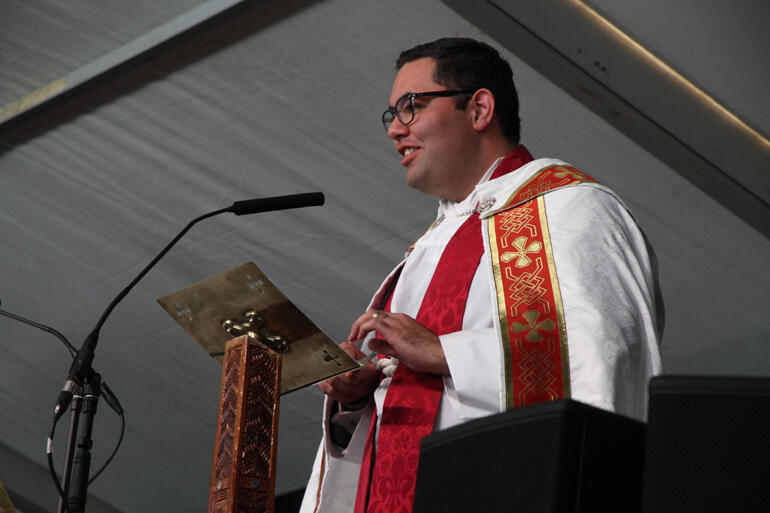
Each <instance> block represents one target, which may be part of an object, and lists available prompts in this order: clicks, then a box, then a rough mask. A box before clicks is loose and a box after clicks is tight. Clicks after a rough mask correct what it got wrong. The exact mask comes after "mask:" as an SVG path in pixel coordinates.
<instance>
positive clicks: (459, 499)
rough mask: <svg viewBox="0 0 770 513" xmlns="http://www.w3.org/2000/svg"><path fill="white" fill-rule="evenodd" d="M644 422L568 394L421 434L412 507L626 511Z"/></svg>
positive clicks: (636, 487)
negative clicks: (422, 435) (547, 401)
mask: <svg viewBox="0 0 770 513" xmlns="http://www.w3.org/2000/svg"><path fill="white" fill-rule="evenodd" d="M643 444H644V424H643V423H641V422H639V421H636V420H634V419H631V418H628V417H624V416H621V415H617V414H614V413H610V412H607V411H604V410H600V409H598V408H594V407H592V406H588V405H586V404H582V403H579V402H577V401H572V400H562V401H556V402H552V403H543V404H536V405H533V406H528V407H526V408H519V409H516V410H512V411H510V412H506V413H502V414H499V415H493V416H491V417H486V418H482V419H478V420H475V421H472V422H468V423H466V424H462V425H459V426H455V427H453V428H450V429H446V430H444V431H439V432H436V433H433V434H431V435H429V436H426V437H425V438H424V439H423V441H422V443H421V444H420V462H419V466H418V469H417V487H416V490H415V499H414V513H429V512H430V513H433V512H436V513H453V512H458V513H459V512H462V513H477V512H479V513H495V512H507V511H510V512H515V513H551V512H553V513H557V512H558V513H562V512H569V513H583V512H585V513H587V512H605V511H606V512H612V513H625V512H628V513H633V512H637V513H638V511H639V505H640V500H641V476H642V455H643V453H644V447H643Z"/></svg>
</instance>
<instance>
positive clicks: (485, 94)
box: [468, 88, 495, 132]
mask: <svg viewBox="0 0 770 513" xmlns="http://www.w3.org/2000/svg"><path fill="white" fill-rule="evenodd" d="M468 109H469V114H470V116H471V121H472V122H473V129H474V130H476V131H477V132H482V131H484V130H486V128H487V127H488V126H489V125H490V124H491V123H492V119H493V118H494V116H495V95H493V94H492V91H490V90H489V89H484V88H482V89H479V90H478V91H476V92H475V93H473V96H472V97H471V99H470V101H469V102H468Z"/></svg>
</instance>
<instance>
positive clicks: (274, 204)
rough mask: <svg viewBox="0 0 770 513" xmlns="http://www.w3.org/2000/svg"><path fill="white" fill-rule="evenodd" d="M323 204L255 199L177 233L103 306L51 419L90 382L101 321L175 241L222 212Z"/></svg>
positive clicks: (305, 198)
mask: <svg viewBox="0 0 770 513" xmlns="http://www.w3.org/2000/svg"><path fill="white" fill-rule="evenodd" d="M323 203H324V195H323V193H322V192H308V193H304V194H289V195H287V196H272V197H269V198H257V199H250V200H243V201H236V202H235V203H233V204H232V205H231V206H229V207H227V208H222V209H219V210H215V211H213V212H209V213H208V214H203V215H202V216H199V217H197V218H195V219H193V220H192V221H190V222H189V223H188V224H187V226H185V227H184V228H183V229H182V231H181V232H179V233H178V234H177V236H176V237H174V238H173V239H172V240H171V242H169V243H168V244H167V245H166V247H165V248H163V250H161V252H160V253H158V255H157V256H156V257H155V258H154V259H153V260H152V261H151V262H150V263H149V264H147V267H145V268H144V269H143V270H142V271H141V272H140V273H139V275H137V277H136V278H134V280H133V281H132V282H131V283H129V284H128V286H127V287H126V288H125V289H123V290H122V291H121V292H120V294H118V295H117V297H116V298H115V299H113V300H112V302H111V303H110V304H109V306H107V309H106V310H105V311H104V313H103V314H102V316H101V317H100V318H99V320H98V321H97V323H96V326H95V327H94V329H93V330H92V331H91V333H90V334H89V335H88V336H87V337H86V340H85V342H83V346H82V347H81V348H80V350H79V351H78V352H77V355H76V356H75V360H74V361H73V362H72V366H71V367H70V370H69V375H68V377H67V381H66V382H65V383H64V387H63V388H62V391H61V393H60V394H59V399H58V400H57V402H56V406H55V408H54V415H57V418H58V416H60V415H61V414H62V413H63V411H64V410H65V409H66V408H67V406H68V405H69V402H70V401H71V400H72V392H73V390H74V388H75V385H76V384H79V383H81V382H82V381H83V380H84V379H90V378H91V377H92V376H93V375H94V371H93V369H92V368H91V362H92V361H93V359H94V350H95V349H96V344H97V342H98V341H99V331H100V330H101V329H102V325H103V324H104V321H106V320H107V317H108V316H109V315H110V313H112V310H113V309H114V308H115V306H116V305H117V304H118V303H119V302H120V301H121V300H122V299H123V298H124V297H126V295H127V294H128V292H129V291H130V290H131V289H132V288H134V285H136V284H137V283H138V282H139V280H141V279H142V278H143V277H144V275H145V274H147V273H148V272H149V271H150V269H152V268H153V267H154V266H155V264H156V263H158V261H159V260H160V259H161V258H163V256H164V255H165V254H166V253H168V251H169V250H170V249H171V248H172V247H173V246H174V244H176V243H177V242H178V241H179V239H181V238H182V236H183V235H184V234H185V233H187V231H188V230H189V229H190V228H192V227H193V225H194V224H196V223H197V222H199V221H202V220H204V219H207V218H209V217H213V216H215V215H219V214H222V213H225V212H231V213H233V214H235V215H238V216H242V215H246V214H255V213H258V212H269V211H272V210H287V209H290V208H302V207H311V206H316V205H323Z"/></svg>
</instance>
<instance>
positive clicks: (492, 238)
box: [487, 217, 513, 410]
mask: <svg viewBox="0 0 770 513" xmlns="http://www.w3.org/2000/svg"><path fill="white" fill-rule="evenodd" d="M487 227H488V231H489V251H490V253H491V257H492V273H493V274H494V277H495V289H496V292H497V316H498V319H499V321H500V335H501V338H502V345H503V368H504V370H505V409H506V410H510V409H511V408H513V394H512V391H513V372H512V369H511V360H512V356H511V339H510V337H509V335H508V309H507V307H506V305H505V291H504V290H503V278H502V275H501V273H500V250H499V248H498V246H497V232H496V228H495V218H494V217H490V218H488V219H487Z"/></svg>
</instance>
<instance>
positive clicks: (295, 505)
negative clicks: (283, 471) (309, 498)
mask: <svg viewBox="0 0 770 513" xmlns="http://www.w3.org/2000/svg"><path fill="white" fill-rule="evenodd" d="M304 495H305V489H304V488H300V489H299V490H294V491H293V492H286V493H282V494H281V495H276V496H275V513H297V512H298V511H299V507H300V506H301V505H302V497H303V496H304Z"/></svg>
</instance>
